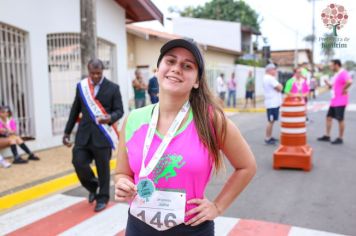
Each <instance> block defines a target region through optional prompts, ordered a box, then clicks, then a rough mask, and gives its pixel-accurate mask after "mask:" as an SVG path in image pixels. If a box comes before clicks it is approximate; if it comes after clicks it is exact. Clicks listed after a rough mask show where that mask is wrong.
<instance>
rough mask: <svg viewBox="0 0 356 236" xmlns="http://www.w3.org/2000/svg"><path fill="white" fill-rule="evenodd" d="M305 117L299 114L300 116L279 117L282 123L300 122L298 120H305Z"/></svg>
mask: <svg viewBox="0 0 356 236" xmlns="http://www.w3.org/2000/svg"><path fill="white" fill-rule="evenodd" d="M306 121H307V118H306V117H305V116H300V117H285V116H282V117H281V122H284V123H300V122H306Z"/></svg>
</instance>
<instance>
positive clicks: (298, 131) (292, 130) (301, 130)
mask: <svg viewBox="0 0 356 236" xmlns="http://www.w3.org/2000/svg"><path fill="white" fill-rule="evenodd" d="M281 132H282V133H285V134H304V133H306V132H307V129H306V128H281Z"/></svg>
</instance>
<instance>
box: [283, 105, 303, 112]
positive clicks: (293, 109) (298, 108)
mask: <svg viewBox="0 0 356 236" xmlns="http://www.w3.org/2000/svg"><path fill="white" fill-rule="evenodd" d="M281 111H282V112H301V111H305V106H295V107H281Z"/></svg>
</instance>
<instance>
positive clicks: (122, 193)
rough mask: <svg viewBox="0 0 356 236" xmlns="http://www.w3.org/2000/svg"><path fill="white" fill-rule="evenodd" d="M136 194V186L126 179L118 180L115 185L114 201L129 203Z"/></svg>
mask: <svg viewBox="0 0 356 236" xmlns="http://www.w3.org/2000/svg"><path fill="white" fill-rule="evenodd" d="M136 193H137V187H136V185H135V184H134V183H133V182H132V181H131V180H129V179H127V178H124V177H123V178H120V179H119V180H118V181H117V182H116V183H115V200H116V201H121V202H123V201H131V200H132V199H133V198H134V197H135V195H136Z"/></svg>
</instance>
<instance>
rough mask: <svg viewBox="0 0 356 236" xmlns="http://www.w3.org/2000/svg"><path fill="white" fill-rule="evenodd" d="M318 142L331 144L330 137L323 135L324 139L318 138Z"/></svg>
mask: <svg viewBox="0 0 356 236" xmlns="http://www.w3.org/2000/svg"><path fill="white" fill-rule="evenodd" d="M318 141H322V142H330V136H326V135H323V136H322V137H320V138H318Z"/></svg>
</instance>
